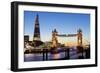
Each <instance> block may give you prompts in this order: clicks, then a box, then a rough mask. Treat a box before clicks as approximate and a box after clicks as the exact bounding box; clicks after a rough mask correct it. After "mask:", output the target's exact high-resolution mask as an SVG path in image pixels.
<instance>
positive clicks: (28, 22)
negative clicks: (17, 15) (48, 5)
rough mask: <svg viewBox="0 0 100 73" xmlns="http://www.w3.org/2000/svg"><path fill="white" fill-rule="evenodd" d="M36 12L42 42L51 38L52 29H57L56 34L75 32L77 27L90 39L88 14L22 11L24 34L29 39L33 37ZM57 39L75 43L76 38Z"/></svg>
mask: <svg viewBox="0 0 100 73" xmlns="http://www.w3.org/2000/svg"><path fill="white" fill-rule="evenodd" d="M37 14H38V15H39V24H40V34H41V40H42V41H43V42H45V41H51V40H52V30H54V29H56V30H57V31H58V34H76V33H77V30H78V29H79V28H81V29H82V31H83V37H85V39H86V40H88V41H90V15H89V14H82V13H81V14H79V13H55V12H33V11H24V35H29V36H30V40H32V39H33V34H34V24H35V18H36V15H37ZM58 39H59V42H62V43H66V42H67V41H69V42H73V43H74V44H75V42H76V39H77V38H73V37H71V38H69V37H68V38H65V37H64V38H58ZM67 43H68V42H67Z"/></svg>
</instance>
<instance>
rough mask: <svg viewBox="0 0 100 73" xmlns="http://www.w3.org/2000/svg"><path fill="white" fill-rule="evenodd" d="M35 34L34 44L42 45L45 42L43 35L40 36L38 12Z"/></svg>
mask: <svg viewBox="0 0 100 73" xmlns="http://www.w3.org/2000/svg"><path fill="white" fill-rule="evenodd" d="M34 26H35V27H34V35H33V43H34V46H35V47H36V46H40V45H41V44H43V42H42V41H41V36H40V26H39V16H38V14H37V16H36V19H35V25H34Z"/></svg>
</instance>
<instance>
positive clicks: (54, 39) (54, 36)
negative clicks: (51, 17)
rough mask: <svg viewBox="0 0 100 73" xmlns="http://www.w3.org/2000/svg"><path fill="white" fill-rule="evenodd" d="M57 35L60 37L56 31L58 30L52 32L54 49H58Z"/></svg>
mask: <svg viewBox="0 0 100 73" xmlns="http://www.w3.org/2000/svg"><path fill="white" fill-rule="evenodd" d="M57 35H58V32H57V31H56V29H54V31H52V47H53V48H57V45H58V39H57Z"/></svg>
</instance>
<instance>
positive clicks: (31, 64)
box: [18, 5, 95, 68]
mask: <svg viewBox="0 0 100 73" xmlns="http://www.w3.org/2000/svg"><path fill="white" fill-rule="evenodd" d="M24 10H29V11H45V12H65V13H66V12H69V13H72V12H73V13H89V14H90V15H91V19H90V21H91V26H90V32H91V38H90V42H91V43H90V47H91V59H82V60H60V61H41V62H34V61H33V62H24V52H23V48H24V44H22V43H23V41H24V36H23V34H24V31H23V30H24V18H23V16H24ZM18 21H19V22H18V32H19V34H18V35H19V36H18V45H19V46H18V68H36V67H50V66H65V65H66V66H71V65H84V64H95V10H93V9H78V8H67V7H66V8H60V7H48V6H25V5H19V6H18Z"/></svg>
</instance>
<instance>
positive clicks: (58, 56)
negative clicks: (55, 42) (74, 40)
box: [24, 48, 85, 62]
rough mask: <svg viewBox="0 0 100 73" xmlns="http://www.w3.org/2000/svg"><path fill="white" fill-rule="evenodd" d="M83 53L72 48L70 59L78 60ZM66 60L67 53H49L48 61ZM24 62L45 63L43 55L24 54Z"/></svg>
mask: <svg viewBox="0 0 100 73" xmlns="http://www.w3.org/2000/svg"><path fill="white" fill-rule="evenodd" d="M81 55H82V53H77V49H76V48H71V49H70V50H69V58H70V59H78V57H79V56H81ZM83 57H84V58H85V53H83ZM62 58H65V52H60V53H56V54H51V53H48V60H53V59H62ZM24 61H25V62H29V61H43V54H24Z"/></svg>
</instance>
